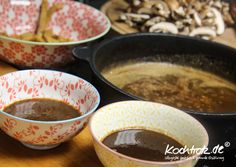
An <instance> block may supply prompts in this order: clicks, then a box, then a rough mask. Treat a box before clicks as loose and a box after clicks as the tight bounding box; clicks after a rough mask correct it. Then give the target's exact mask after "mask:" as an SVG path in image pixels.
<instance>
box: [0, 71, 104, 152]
mask: <svg viewBox="0 0 236 167" xmlns="http://www.w3.org/2000/svg"><path fill="white" fill-rule="evenodd" d="M32 98H51V99H57V100H60V101H63V102H65V103H68V104H70V105H72V106H74V107H75V108H77V109H78V110H80V112H81V114H82V116H80V117H76V118H73V119H68V120H62V121H33V120H28V119H23V118H19V117H16V116H13V115H10V114H8V113H6V112H4V111H2V110H4V107H5V106H7V105H9V104H11V103H13V102H14V101H19V100H23V99H32ZM99 102H100V97H99V94H98V92H97V90H96V89H95V88H94V87H93V86H92V85H91V84H90V83H88V82H86V81H85V80H83V79H81V78H78V77H76V76H73V75H70V74H66V73H62V72H56V71H50V70H24V71H17V72H13V73H9V74H6V75H3V76H1V77H0V128H1V129H2V130H3V131H4V132H5V133H6V134H8V135H10V136H11V137H13V138H15V139H16V140H19V141H20V142H22V143H23V144H24V145H26V146H28V147H31V148H34V149H49V148H53V147H55V146H57V145H59V144H60V143H62V142H64V141H66V140H69V139H71V138H72V137H73V136H75V135H76V134H78V133H79V132H80V131H81V130H82V129H83V127H84V126H85V125H86V123H87V121H88V118H89V116H90V115H91V114H92V113H93V112H94V110H95V109H96V108H97V106H98V104H99Z"/></svg>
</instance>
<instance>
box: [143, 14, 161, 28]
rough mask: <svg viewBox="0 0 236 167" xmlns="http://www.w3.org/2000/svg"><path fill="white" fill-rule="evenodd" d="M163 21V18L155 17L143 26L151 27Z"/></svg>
mask: <svg viewBox="0 0 236 167" xmlns="http://www.w3.org/2000/svg"><path fill="white" fill-rule="evenodd" d="M163 21H165V18H163V17H160V16H156V17H153V18H151V19H150V20H148V21H146V23H145V26H153V25H154V24H157V23H159V22H163Z"/></svg>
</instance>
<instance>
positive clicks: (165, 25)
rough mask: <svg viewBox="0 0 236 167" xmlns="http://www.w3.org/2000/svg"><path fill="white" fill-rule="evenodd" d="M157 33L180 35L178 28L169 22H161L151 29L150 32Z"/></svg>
mask: <svg viewBox="0 0 236 167" xmlns="http://www.w3.org/2000/svg"><path fill="white" fill-rule="evenodd" d="M155 31H162V32H169V33H172V34H177V33H178V29H177V27H176V26H175V25H174V24H173V23H169V22H160V23H157V24H155V25H153V26H151V27H150V28H149V32H155Z"/></svg>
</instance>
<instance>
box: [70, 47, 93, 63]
mask: <svg viewBox="0 0 236 167" xmlns="http://www.w3.org/2000/svg"><path fill="white" fill-rule="evenodd" d="M72 53H73V56H74V57H75V58H76V59H79V60H85V61H87V62H89V63H90V60H91V57H92V48H91V46H78V47H76V48H74V49H73V50H72Z"/></svg>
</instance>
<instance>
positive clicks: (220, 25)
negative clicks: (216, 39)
mask: <svg viewBox="0 0 236 167" xmlns="http://www.w3.org/2000/svg"><path fill="white" fill-rule="evenodd" d="M211 11H212V12H213V14H214V16H215V24H216V27H217V29H216V33H217V34H218V35H221V34H223V33H224V31H225V23H224V20H223V17H222V15H221V13H220V12H219V11H218V10H217V9H216V8H211Z"/></svg>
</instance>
